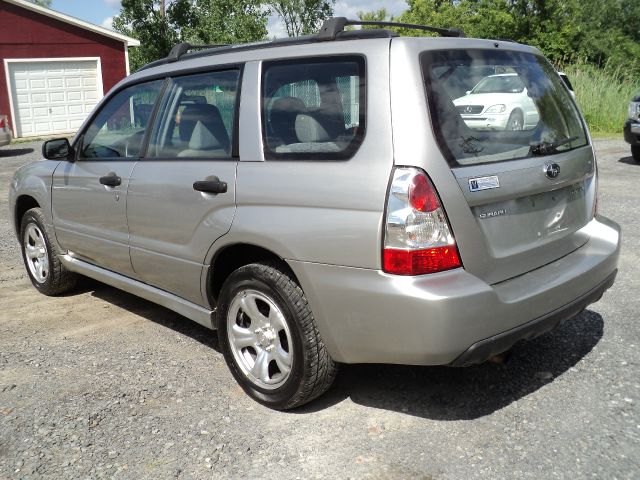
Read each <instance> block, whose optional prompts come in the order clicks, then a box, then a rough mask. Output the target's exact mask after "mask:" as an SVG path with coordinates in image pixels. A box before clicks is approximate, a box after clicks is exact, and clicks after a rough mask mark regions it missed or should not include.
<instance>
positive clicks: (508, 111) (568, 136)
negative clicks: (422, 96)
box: [420, 50, 587, 166]
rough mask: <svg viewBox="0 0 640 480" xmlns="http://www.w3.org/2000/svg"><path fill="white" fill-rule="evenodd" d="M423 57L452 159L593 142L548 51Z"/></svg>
mask: <svg viewBox="0 0 640 480" xmlns="http://www.w3.org/2000/svg"><path fill="white" fill-rule="evenodd" d="M420 58H421V65H422V70H423V76H424V81H425V85H426V90H427V97H428V102H429V113H430V115H431V119H432V123H433V127H434V131H435V133H436V137H437V139H438V143H439V144H440V148H441V150H442V151H443V153H444V154H445V156H446V157H447V160H448V161H449V163H450V164H451V165H452V166H459V165H477V164H480V163H488V162H497V161H506V160H515V159H519V158H526V157H531V156H541V155H552V154H555V153H559V152H564V151H567V150H571V149H574V148H578V147H581V146H584V145H586V144H587V136H586V132H585V129H584V126H583V123H582V120H581V118H580V114H579V113H578V109H577V107H576V106H575V104H574V102H573V100H572V99H571V97H570V96H569V93H568V92H567V89H566V88H565V87H564V85H563V84H562V81H561V80H560V78H559V77H558V74H557V73H556V72H555V70H554V68H553V67H552V66H551V65H550V64H549V63H548V62H547V61H546V60H545V59H544V58H543V57H541V56H537V55H533V54H530V53H521V52H509V51H492V50H448V51H431V52H424V53H423V54H422V55H421V57H420ZM480 93H482V94H483V95H482V96H474V95H473V94H480Z"/></svg>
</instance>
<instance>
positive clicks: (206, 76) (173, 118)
mask: <svg viewBox="0 0 640 480" xmlns="http://www.w3.org/2000/svg"><path fill="white" fill-rule="evenodd" d="M239 77H240V72H239V70H226V71H220V72H208V73H201V74H197V75H188V76H184V77H179V78H175V79H174V80H173V84H172V88H171V92H170V94H169V96H168V97H167V100H166V101H165V102H163V105H162V108H161V109H160V113H159V115H158V118H159V121H158V122H156V123H157V125H158V126H157V127H156V128H155V129H154V133H153V135H152V139H151V142H150V144H149V149H148V152H147V156H148V157H157V158H173V157H199V158H229V157H231V146H232V138H233V131H234V121H235V112H236V94H237V90H238V79H239Z"/></svg>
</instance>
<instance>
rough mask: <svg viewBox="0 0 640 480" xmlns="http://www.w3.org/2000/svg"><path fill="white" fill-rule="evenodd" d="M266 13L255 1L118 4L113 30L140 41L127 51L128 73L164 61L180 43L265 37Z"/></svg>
mask: <svg viewBox="0 0 640 480" xmlns="http://www.w3.org/2000/svg"><path fill="white" fill-rule="evenodd" d="M266 25H267V12H265V11H264V9H263V8H260V4H259V3H258V0H248V1H247V0H245V1H242V0H215V1H214V0H173V1H171V2H169V1H166V0H122V7H121V10H120V14H119V15H118V16H116V17H114V19H113V28H114V30H116V31H118V32H121V33H124V34H125V35H129V36H132V37H134V38H137V39H138V40H140V47H137V48H133V49H131V51H130V56H129V61H130V63H131V68H132V70H136V69H138V68H140V67H141V66H143V65H145V64H146V63H149V62H151V61H153V60H157V59H160V58H164V57H166V56H167V55H168V53H169V52H170V51H171V48H172V47H173V46H174V45H175V44H177V43H181V42H188V43H193V44H217V43H236V42H250V41H255V40H261V39H263V38H265V36H266V34H267V28H266Z"/></svg>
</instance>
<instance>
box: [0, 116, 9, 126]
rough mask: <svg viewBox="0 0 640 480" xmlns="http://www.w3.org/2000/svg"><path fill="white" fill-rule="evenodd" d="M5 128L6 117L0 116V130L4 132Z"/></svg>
mask: <svg viewBox="0 0 640 480" xmlns="http://www.w3.org/2000/svg"><path fill="white" fill-rule="evenodd" d="M6 126H7V116H6V115H0V128H1V129H3V130H4V128H5V127H6Z"/></svg>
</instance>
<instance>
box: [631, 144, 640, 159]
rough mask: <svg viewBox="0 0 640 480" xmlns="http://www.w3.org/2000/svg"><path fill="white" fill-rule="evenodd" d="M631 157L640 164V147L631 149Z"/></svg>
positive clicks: (634, 146) (636, 146)
mask: <svg viewBox="0 0 640 480" xmlns="http://www.w3.org/2000/svg"><path fill="white" fill-rule="evenodd" d="M631 156H632V157H633V159H634V160H635V161H636V162H638V163H640V145H633V146H632V147H631Z"/></svg>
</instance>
